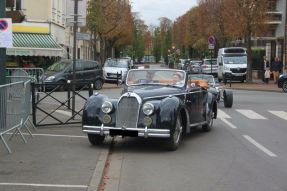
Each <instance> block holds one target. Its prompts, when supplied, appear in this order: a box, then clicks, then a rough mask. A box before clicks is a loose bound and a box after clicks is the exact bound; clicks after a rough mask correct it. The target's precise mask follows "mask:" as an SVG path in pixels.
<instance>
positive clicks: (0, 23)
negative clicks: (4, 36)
mask: <svg viewBox="0 0 287 191" xmlns="http://www.w3.org/2000/svg"><path fill="white" fill-rule="evenodd" d="M7 28H8V22H7V20H5V19H0V31H5V30H6V29H7Z"/></svg>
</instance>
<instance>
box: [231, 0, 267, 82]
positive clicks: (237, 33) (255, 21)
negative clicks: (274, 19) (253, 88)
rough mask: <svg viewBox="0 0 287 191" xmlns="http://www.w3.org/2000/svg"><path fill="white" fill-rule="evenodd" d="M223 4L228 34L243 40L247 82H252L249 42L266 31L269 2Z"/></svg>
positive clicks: (241, 0) (240, 0) (242, 0)
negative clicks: (245, 49)
mask: <svg viewBox="0 0 287 191" xmlns="http://www.w3.org/2000/svg"><path fill="white" fill-rule="evenodd" d="M225 3H226V6H227V7H228V9H225V11H226V14H227V18H228V20H227V21H226V24H227V30H228V33H229V34H230V35H231V36H233V39H238V38H242V39H244V42H245V46H246V48H247V53H248V64H247V81H252V59H251V54H252V50H251V45H252V44H251V43H252V41H251V40H252V37H255V36H260V35H262V34H263V33H264V32H265V30H266V21H267V14H266V13H267V11H268V8H269V0H260V1H259V0H225ZM235 23H236V24H235Z"/></svg>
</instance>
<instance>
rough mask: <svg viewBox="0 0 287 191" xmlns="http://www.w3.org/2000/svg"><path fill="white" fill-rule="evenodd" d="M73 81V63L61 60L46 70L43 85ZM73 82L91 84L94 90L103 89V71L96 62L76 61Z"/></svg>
mask: <svg viewBox="0 0 287 191" xmlns="http://www.w3.org/2000/svg"><path fill="white" fill-rule="evenodd" d="M68 80H71V81H72V80H73V61H72V60H61V61H59V62H56V63H54V64H52V65H51V66H50V67H48V68H47V70H46V71H45V74H44V83H51V82H52V83H66V82H67V81H68ZM75 82H76V83H78V82H92V83H93V84H94V88H95V89H97V90H99V89H101V88H102V87H103V82H104V80H103V70H102V67H101V65H100V64H99V63H98V62H97V61H90V60H77V61H76V68H75Z"/></svg>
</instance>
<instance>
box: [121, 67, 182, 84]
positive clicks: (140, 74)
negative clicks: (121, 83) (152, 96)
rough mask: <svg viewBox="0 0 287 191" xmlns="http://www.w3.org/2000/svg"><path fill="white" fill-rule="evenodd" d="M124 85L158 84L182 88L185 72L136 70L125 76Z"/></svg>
mask: <svg viewBox="0 0 287 191" xmlns="http://www.w3.org/2000/svg"><path fill="white" fill-rule="evenodd" d="M126 84H127V85H128V86H131V85H143V84H145V85H146V84H159V85H173V86H177V87H183V86H184V84H185V72H184V71H182V70H168V69H167V70H154V69H148V70H144V69H140V70H139V69H137V70H130V71H129V73H128V75H127V80H126Z"/></svg>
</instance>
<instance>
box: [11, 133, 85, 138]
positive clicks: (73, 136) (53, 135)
mask: <svg viewBox="0 0 287 191" xmlns="http://www.w3.org/2000/svg"><path fill="white" fill-rule="evenodd" d="M7 134H8V135H9V134H11V135H12V133H7ZM22 134H23V135H30V134H29V133H22ZM33 136H43V137H67V138H85V139H86V138H87V136H80V135H56V134H34V133H33Z"/></svg>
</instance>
